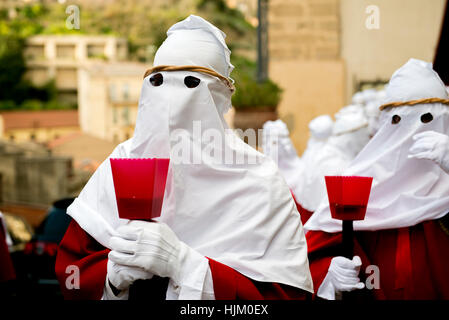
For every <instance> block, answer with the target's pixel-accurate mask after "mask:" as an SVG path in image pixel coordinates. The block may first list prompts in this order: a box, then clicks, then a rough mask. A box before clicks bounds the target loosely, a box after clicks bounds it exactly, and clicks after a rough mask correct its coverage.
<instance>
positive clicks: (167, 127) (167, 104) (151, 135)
mask: <svg viewBox="0 0 449 320" xmlns="http://www.w3.org/2000/svg"><path fill="white" fill-rule="evenodd" d="M168 35H169V36H168V38H167V40H166V41H165V42H164V44H163V45H162V46H161V48H160V49H159V51H158V53H157V54H156V59H155V66H157V65H160V64H167V63H170V64H172V65H186V64H191V65H192V64H193V65H197V66H205V67H208V68H211V69H214V70H215V71H217V72H219V73H221V74H222V75H224V76H226V77H227V76H229V72H230V70H232V66H231V65H230V63H229V49H228V48H227V47H226V46H225V45H223V44H224V34H223V33H222V32H221V31H220V30H218V29H217V28H215V27H214V26H213V25H211V24H210V23H208V22H206V21H205V20H203V19H202V18H199V17H195V16H190V17H189V18H187V19H186V20H184V21H182V22H180V23H178V24H176V25H175V26H173V27H172V28H171V29H170V30H169V32H168ZM180 35H182V37H181V38H180V37H179V36H180ZM180 39H181V40H180ZM198 49H200V50H201V52H209V53H210V52H217V53H219V55H218V56H221V59H217V55H213V54H205V55H201V52H198ZM220 50H221V51H220ZM164 52H167V55H168V56H169V57H168V58H167V59H165V57H164V55H163V53H164ZM195 52H196V54H194V53H195ZM176 53H177V54H178V56H176ZM184 56H186V57H187V58H188V61H187V62H186V61H184V60H183V59H182V57H184ZM223 64H224V65H225V66H223ZM226 66H227V67H226ZM160 73H161V74H162V76H163V84H162V85H160V86H156V87H155V86H152V85H151V84H150V82H149V78H151V76H152V75H153V74H150V75H149V76H147V77H146V78H145V79H144V81H143V85H142V91H141V97H140V101H139V110H138V116H137V123H136V128H135V132H134V136H133V137H132V138H131V139H130V140H128V141H126V142H124V143H122V144H120V145H118V146H117V148H116V149H115V150H114V152H113V153H112V154H111V155H110V158H154V157H164V158H168V157H170V159H171V160H170V167H169V173H168V178H167V185H166V191H165V196H164V203H163V207H162V215H161V217H160V218H159V221H163V222H165V223H166V224H167V225H168V226H170V227H171V228H172V230H173V231H174V232H175V233H176V235H177V236H178V238H179V239H180V240H181V241H183V242H185V243H186V244H187V245H189V246H190V247H191V248H193V249H195V250H196V251H198V252H199V253H201V254H202V255H204V256H207V257H210V258H212V259H215V260H217V261H219V262H221V263H223V264H225V265H228V266H230V267H232V268H234V269H235V270H237V271H239V272H240V273H242V274H243V275H245V276H247V277H249V278H251V279H254V280H257V281H265V282H277V283H282V284H286V285H290V286H294V287H298V288H302V289H304V290H307V291H311V292H313V288H312V280H311V276H310V271H309V268H308V260H307V245H306V241H305V236H304V231H303V228H302V225H301V221H300V216H299V214H298V211H297V210H296V206H295V204H294V201H293V199H292V197H291V194H290V191H289V188H288V187H287V185H286V184H285V182H284V180H283V179H282V177H281V175H280V174H279V172H278V169H277V167H276V164H275V163H274V162H273V161H272V160H271V159H269V158H267V157H265V156H264V155H262V154H261V153H259V152H257V151H256V150H254V149H252V148H251V147H250V146H248V145H247V144H245V143H244V142H243V141H242V140H240V139H239V138H238V137H237V136H236V135H235V134H234V133H233V132H231V131H228V130H226V129H228V127H227V124H226V122H225V120H224V118H223V112H224V111H225V110H227V109H229V107H230V104H231V100H230V99H231V92H230V90H229V88H228V87H226V86H225V85H224V84H223V83H222V82H221V81H220V80H219V79H218V78H215V77H212V76H209V75H205V74H202V73H197V72H188V71H169V72H160ZM223 73H224V74H223ZM186 76H193V77H196V78H198V79H200V80H201V82H200V84H199V85H198V86H197V87H195V88H187V87H186V86H185V85H184V79H185V77H186ZM198 121H199V122H198ZM198 124H199V125H200V127H201V131H198V130H199V129H198ZM207 129H210V130H209V131H210V132H209V133H211V134H210V135H209V136H208V137H205V136H207V134H206V132H207ZM202 135H203V139H201V136H202ZM187 150H191V152H190V153H189V152H188V151H187ZM229 152H230V154H232V155H233V156H234V157H240V156H245V155H246V156H248V155H250V156H252V157H253V158H257V163H255V164H248V163H244V164H235V162H234V163H231V164H226V163H224V162H223V161H216V160H217V159H218V158H217V155H218V157H220V155H222V154H223V153H227V154H229ZM181 154H182V156H180V155H181ZM198 160H200V161H198ZM67 211H68V213H69V214H70V215H71V216H72V217H73V218H74V219H75V220H76V221H77V222H78V224H79V225H80V226H81V227H82V228H83V229H84V230H85V231H87V232H88V233H89V234H90V235H91V236H92V237H94V238H95V239H96V240H97V241H98V242H99V243H101V244H102V245H103V246H105V247H109V239H110V238H111V236H112V235H114V234H115V231H114V230H115V229H116V228H117V227H118V226H120V225H122V224H124V223H126V222H127V221H126V220H123V219H119V218H118V211H117V205H116V199H115V193H114V185H113V181H112V175H111V167H110V163H109V158H108V159H106V160H105V161H104V162H103V163H102V164H101V166H100V167H99V168H98V170H97V171H96V172H95V173H94V175H93V176H92V177H91V179H90V180H89V182H88V183H87V185H86V186H85V188H84V189H83V190H82V192H81V194H80V195H79V197H78V198H77V199H76V200H75V201H74V203H73V204H72V205H71V206H70V207H69V208H68V210H67Z"/></svg>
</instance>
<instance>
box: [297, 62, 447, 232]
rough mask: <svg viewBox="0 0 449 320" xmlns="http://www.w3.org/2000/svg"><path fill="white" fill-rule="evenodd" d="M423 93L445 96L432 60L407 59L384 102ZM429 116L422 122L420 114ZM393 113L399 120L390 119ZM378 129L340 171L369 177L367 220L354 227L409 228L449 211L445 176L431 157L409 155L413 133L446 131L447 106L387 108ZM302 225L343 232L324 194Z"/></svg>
mask: <svg viewBox="0 0 449 320" xmlns="http://www.w3.org/2000/svg"><path fill="white" fill-rule="evenodd" d="M423 98H441V99H447V98H448V95H447V92H446V90H445V87H444V84H443V83H442V81H441V80H440V78H439V77H438V75H437V74H436V72H435V71H433V70H432V65H431V64H430V63H426V62H423V61H419V60H415V59H411V60H409V61H408V62H407V63H406V64H405V65H404V66H402V67H401V68H400V69H398V70H397V71H396V72H395V73H394V74H393V76H392V78H391V80H390V83H389V85H388V88H387V91H386V98H385V103H388V102H400V101H410V100H416V99H423ZM427 113H431V114H432V116H433V120H432V121H430V122H426V123H424V122H422V121H421V116H422V115H423V114H427ZM394 115H397V116H399V117H400V121H399V122H398V123H396V124H394V123H392V117H393V116H394ZM379 121H380V127H379V130H378V132H377V134H376V135H375V136H374V137H373V138H372V139H371V141H370V142H369V143H368V144H367V145H366V146H365V148H364V149H363V150H362V151H361V152H360V153H359V154H358V155H357V157H356V158H355V159H354V161H352V163H351V164H350V166H349V167H348V168H347V169H346V170H345V171H344V172H343V175H358V176H370V177H373V178H374V179H373V185H372V189H371V195H370V198H369V202H368V208H367V212H366V217H365V220H363V221H354V229H355V230H380V229H392V228H401V227H409V226H413V225H416V224H418V223H421V222H423V221H427V220H433V219H438V218H441V217H443V216H444V215H446V214H447V213H448V211H449V175H448V174H446V173H445V172H444V171H443V170H442V169H441V168H440V167H439V166H438V165H437V164H435V163H434V162H432V161H430V160H422V159H410V158H408V154H409V149H410V147H411V146H412V144H413V139H412V137H413V136H414V135H415V134H417V133H419V132H423V131H429V130H433V131H436V132H439V133H443V134H446V135H449V108H448V106H446V105H443V104H438V103H435V104H421V105H415V106H402V107H393V108H392V107H390V108H387V109H385V110H383V111H382V112H381V116H380V120H379ZM305 229H306V230H322V231H326V232H339V231H341V221H339V220H335V219H332V218H331V216H330V211H329V204H328V199H327V198H326V199H325V200H323V202H322V203H321V205H320V207H319V208H318V210H317V211H316V212H315V213H314V215H313V216H312V217H311V218H310V220H308V221H307V223H306V224H305Z"/></svg>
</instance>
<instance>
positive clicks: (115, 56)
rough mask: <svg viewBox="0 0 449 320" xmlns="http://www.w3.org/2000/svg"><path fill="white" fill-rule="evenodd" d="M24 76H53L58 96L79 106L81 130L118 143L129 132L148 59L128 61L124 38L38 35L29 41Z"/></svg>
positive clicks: (39, 78) (33, 78) (36, 79)
mask: <svg viewBox="0 0 449 320" xmlns="http://www.w3.org/2000/svg"><path fill="white" fill-rule="evenodd" d="M25 58H26V61H27V77H28V79H30V80H31V81H32V82H33V83H35V84H43V83H45V82H46V81H48V80H50V79H54V80H55V84H56V88H57V90H58V94H59V97H60V98H61V99H64V100H65V101H73V102H75V103H76V104H77V105H78V122H79V129H80V130H81V131H82V132H84V133H86V134H90V135H92V136H94V137H97V138H100V139H104V140H107V141H113V142H121V141H124V140H126V139H128V138H129V137H131V136H132V133H133V130H134V124H135V119H136V116H137V105H138V100H139V95H140V88H141V85H142V77H143V74H144V73H145V70H146V69H147V68H148V67H149V66H148V65H147V64H144V63H138V62H129V61H127V59H128V49H127V42H126V40H125V39H123V38H117V37H113V36H87V35H39V36H34V37H30V38H29V39H28V40H27V45H26V49H25Z"/></svg>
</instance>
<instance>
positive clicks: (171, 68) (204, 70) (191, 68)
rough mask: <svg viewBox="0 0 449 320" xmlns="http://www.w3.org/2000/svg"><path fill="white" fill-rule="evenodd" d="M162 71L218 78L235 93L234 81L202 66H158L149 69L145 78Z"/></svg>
mask: <svg viewBox="0 0 449 320" xmlns="http://www.w3.org/2000/svg"><path fill="white" fill-rule="evenodd" d="M161 71H192V72H202V73H205V74H208V75H210V76H213V77H216V78H218V79H220V80H221V81H223V82H224V83H225V85H226V86H227V87H228V88H229V90H231V92H234V91H235V87H234V84H233V83H232V80H231V79H229V78H226V77H224V76H222V75H221V74H219V73H218V72H216V71H214V70H212V69H209V68H206V67H200V66H167V65H163V66H156V67H153V68H150V69H148V70H147V71H146V72H145V75H144V76H143V77H144V78H145V77H147V76H148V75H150V74H152V73H155V72H161Z"/></svg>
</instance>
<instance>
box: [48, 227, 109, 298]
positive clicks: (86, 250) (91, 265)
mask: <svg viewBox="0 0 449 320" xmlns="http://www.w3.org/2000/svg"><path fill="white" fill-rule="evenodd" d="M109 251H110V250H109V249H106V248H104V247H103V246H101V245H100V244H99V243H98V242H97V241H96V240H95V239H94V238H92V237H91V236H90V235H89V234H87V233H86V232H85V231H84V230H83V229H82V228H81V227H80V226H79V225H78V224H77V223H76V221H75V220H72V222H71V223H70V225H69V227H68V229H67V231H66V233H65V235H64V238H63V239H62V241H61V243H60V244H59V248H58V253H57V256H56V264H55V271H56V276H57V277H58V280H59V283H60V286H61V291H62V294H63V295H64V298H65V299H70V300H72V299H82V300H88V299H89V300H99V299H101V297H102V295H103V288H104V283H105V280H106V273H107V261H108V253H109ZM71 266H76V267H77V268H78V270H79V286H76V279H75V278H74V277H76V273H75V271H73V270H74V269H76V268H73V267H71ZM70 267H71V268H70ZM69 277H70V278H69ZM66 281H67V282H68V283H69V284H71V285H69V286H67V285H66ZM68 287H71V288H68Z"/></svg>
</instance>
